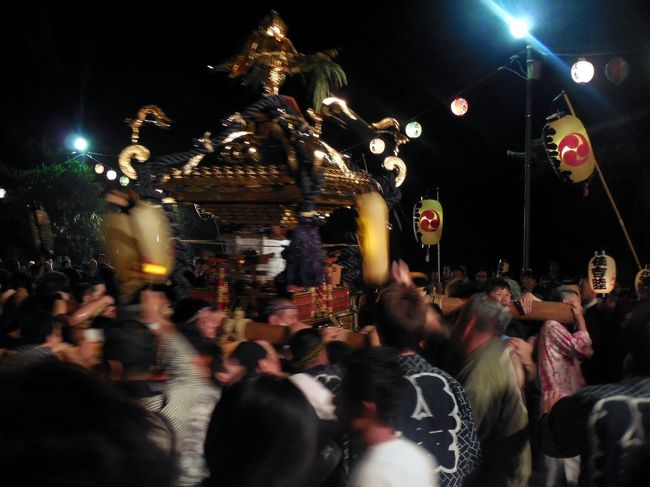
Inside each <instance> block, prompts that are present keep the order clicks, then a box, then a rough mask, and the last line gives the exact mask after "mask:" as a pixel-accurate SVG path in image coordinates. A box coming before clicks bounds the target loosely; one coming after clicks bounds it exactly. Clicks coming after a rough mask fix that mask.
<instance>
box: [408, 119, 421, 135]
mask: <svg viewBox="0 0 650 487" xmlns="http://www.w3.org/2000/svg"><path fill="white" fill-rule="evenodd" d="M406 135H407V136H408V137H410V138H411V139H417V138H418V137H419V136H420V135H422V125H420V124H419V123H417V122H409V123H408V124H406Z"/></svg>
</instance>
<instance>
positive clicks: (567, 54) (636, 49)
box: [541, 45, 650, 58]
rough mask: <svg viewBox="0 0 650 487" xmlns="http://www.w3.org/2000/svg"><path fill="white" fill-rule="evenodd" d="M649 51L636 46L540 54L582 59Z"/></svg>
mask: <svg viewBox="0 0 650 487" xmlns="http://www.w3.org/2000/svg"><path fill="white" fill-rule="evenodd" d="M649 49H650V45H648V46H638V47H632V48H629V49H616V50H613V51H599V52H582V51H576V52H574V53H571V52H552V51H549V52H542V53H541V54H542V55H543V56H557V57H568V58H575V57H583V56H585V57H586V56H589V57H593V56H613V55H616V54H626V53H629V52H639V51H646V50H649Z"/></svg>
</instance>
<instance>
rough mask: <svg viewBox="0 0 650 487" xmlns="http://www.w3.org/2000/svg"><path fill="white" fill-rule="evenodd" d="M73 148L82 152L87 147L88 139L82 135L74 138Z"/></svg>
mask: <svg viewBox="0 0 650 487" xmlns="http://www.w3.org/2000/svg"><path fill="white" fill-rule="evenodd" d="M74 148H75V149H77V150H78V151H81V152H84V151H85V150H86V149H87V148H88V141H87V140H86V139H84V138H83V137H77V138H76V139H74Z"/></svg>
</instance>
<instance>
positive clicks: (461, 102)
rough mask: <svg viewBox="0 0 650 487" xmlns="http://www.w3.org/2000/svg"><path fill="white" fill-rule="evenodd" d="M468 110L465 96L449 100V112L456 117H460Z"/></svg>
mask: <svg viewBox="0 0 650 487" xmlns="http://www.w3.org/2000/svg"><path fill="white" fill-rule="evenodd" d="M467 110H469V103H467V100H466V99H465V98H461V97H458V98H454V101H452V102H451V113H453V114H454V115H456V116H457V117H462V116H463V115H465V114H466V113H467Z"/></svg>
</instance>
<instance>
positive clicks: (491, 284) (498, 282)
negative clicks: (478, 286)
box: [484, 277, 510, 294]
mask: <svg viewBox="0 0 650 487" xmlns="http://www.w3.org/2000/svg"><path fill="white" fill-rule="evenodd" d="M495 289H507V290H508V291H510V284H508V281H506V280H505V279H503V278H501V277H493V278H492V279H488V281H487V282H486V283H485V288H484V291H485V293H486V294H490V293H491V292H492V291H494V290H495Z"/></svg>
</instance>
